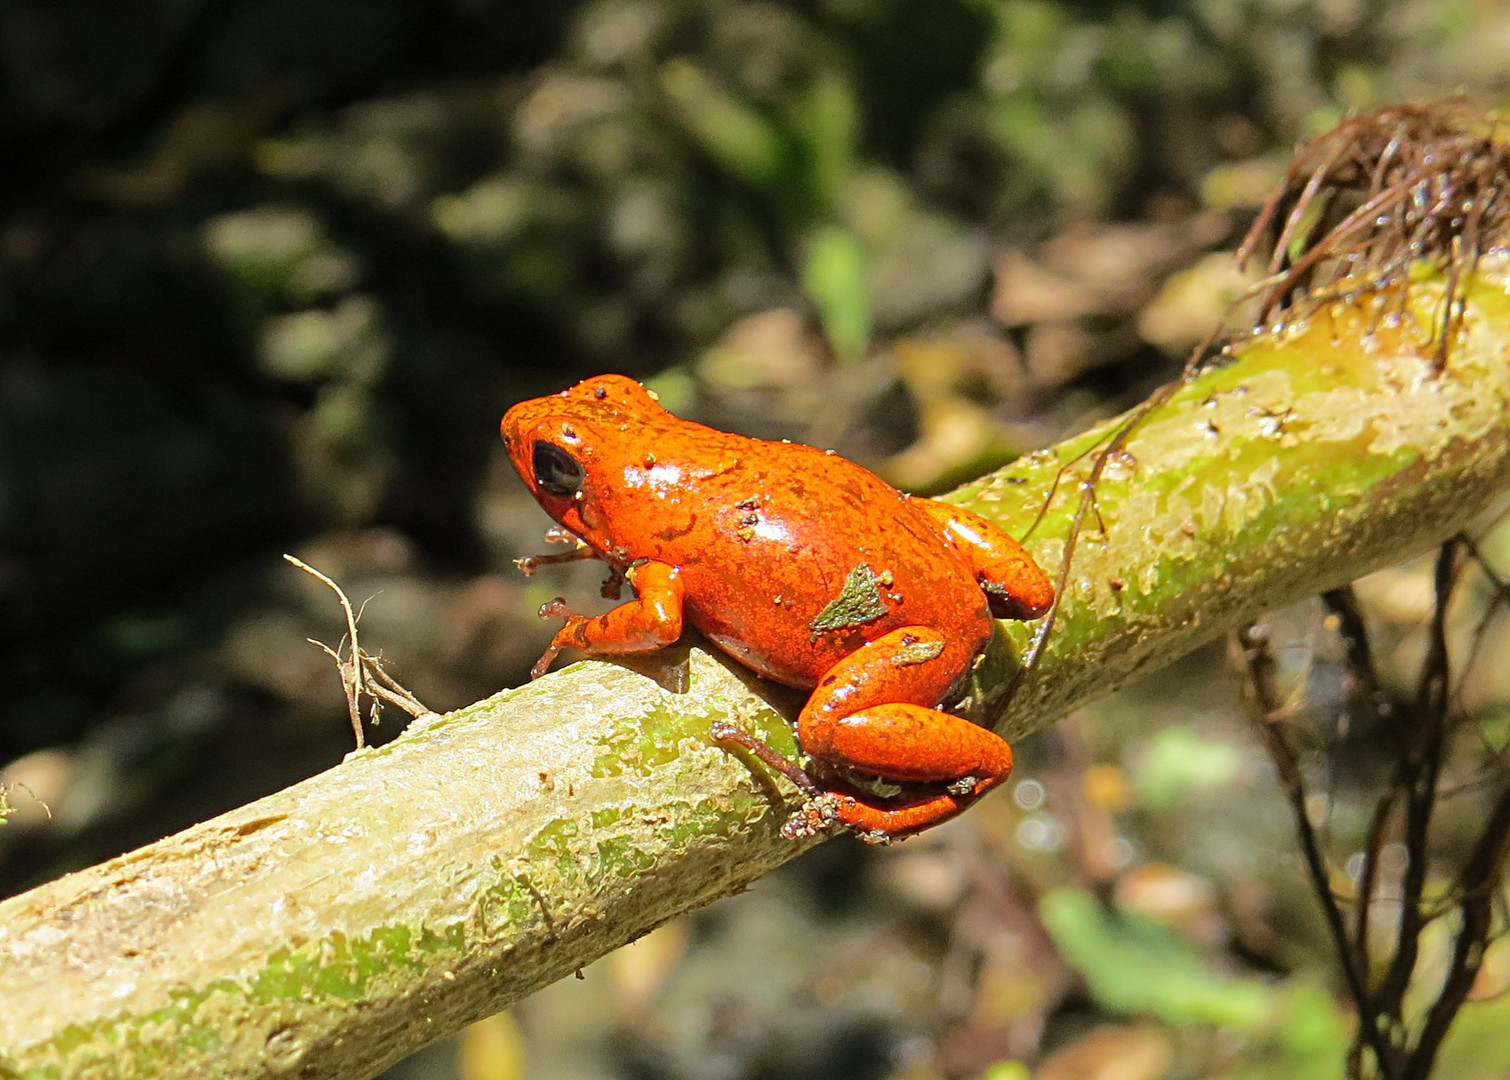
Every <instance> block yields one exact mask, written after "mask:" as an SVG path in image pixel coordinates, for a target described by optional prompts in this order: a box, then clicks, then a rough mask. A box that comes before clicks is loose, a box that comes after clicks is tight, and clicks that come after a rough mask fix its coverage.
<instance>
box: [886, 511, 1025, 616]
mask: <svg viewBox="0 0 1510 1080" xmlns="http://www.w3.org/2000/svg"><path fill="white" fill-rule="evenodd" d="M913 505H914V506H916V507H918V508H919V509H920V510H922V511H923V512H924V513H926V514H927V515H928V517H929V519H930V520H931V521H932V523H933V527H934V528H935V529H937V530H938V533H939V535H940V536H941V537H943V539H944V541H945V542H946V543H948V544H949V545H950V546H952V547H953V548H954V549H955V550H956V551H958V552H960V553H961V554H962V555H964V557H965V559H966V561H967V562H968V563H969V564H970V566H971V567H972V568H973V569H974V570H975V580H976V581H977V582H978V583H979V584H980V587H981V591H982V592H984V593H985V594H986V599H987V600H988V601H989V602H990V605H991V614H992V615H995V616H996V617H997V618H998V619H1036V618H1038V617H1039V616H1040V615H1042V614H1044V613H1045V612H1047V611H1048V610H1049V606H1050V605H1051V604H1053V602H1054V586H1053V583H1052V582H1050V581H1049V578H1048V575H1047V574H1045V573H1044V572H1043V571H1042V570H1041V569H1039V567H1038V564H1037V563H1036V562H1034V561H1033V556H1031V555H1029V554H1028V553H1027V551H1026V550H1025V549H1024V548H1023V546H1022V545H1021V544H1019V543H1018V542H1017V541H1016V540H1014V539H1012V537H1010V536H1008V535H1007V533H1006V532H1005V531H1004V530H1003V529H1002V527H1001V526H1000V525H997V524H996V523H995V522H993V521H988V520H987V519H985V518H983V517H981V516H980V515H979V514H975V513H971V512H970V511H969V510H966V509H965V508H964V507H962V506H953V505H951V504H949V503H945V502H939V501H938V500H936V499H915V500H913Z"/></svg>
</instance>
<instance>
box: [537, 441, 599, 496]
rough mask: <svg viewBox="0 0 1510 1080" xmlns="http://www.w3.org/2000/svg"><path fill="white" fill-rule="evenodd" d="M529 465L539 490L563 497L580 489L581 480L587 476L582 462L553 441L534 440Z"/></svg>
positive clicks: (571, 494)
mask: <svg viewBox="0 0 1510 1080" xmlns="http://www.w3.org/2000/svg"><path fill="white" fill-rule="evenodd" d="M530 465H531V467H533V468H534V470H535V483H536V484H538V485H540V490H541V491H544V492H545V493H546V494H548V495H556V496H558V497H560V498H563V499H567V498H570V497H571V496H573V495H575V494H576V493H577V492H579V491H581V490H582V481H583V480H584V479H586V478H587V473H586V472H585V471H584V470H583V468H582V463H581V462H580V461H578V460H577V459H576V458H574V457H572V456H571V455H570V454H568V453H567V452H566V451H565V450H563V449H561V448H560V447H559V446H557V445H556V444H555V443H548V442H536V443H535V449H534V452H533V454H531V461H530Z"/></svg>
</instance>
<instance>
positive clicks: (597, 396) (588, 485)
mask: <svg viewBox="0 0 1510 1080" xmlns="http://www.w3.org/2000/svg"><path fill="white" fill-rule="evenodd" d="M666 415H667V414H666V411H665V410H664V409H662V408H661V406H660V405H658V404H657V403H656V397H655V394H654V392H652V391H650V390H646V389H645V388H644V387H643V386H641V385H640V384H639V383H637V382H635V381H634V380H633V379H629V378H625V377H624V376H623V375H600V376H598V377H597V378H593V379H588V380H586V381H585V382H580V383H578V384H577V385H576V386H573V387H572V388H571V389H569V390H563V391H561V393H559V394H553V395H551V396H550V397H542V398H533V399H531V400H529V401H521V402H520V403H519V404H517V405H515V406H514V407H513V408H511V409H510V410H509V411H508V412H507V413H505V414H504V416H503V423H502V424H501V425H500V430H501V432H502V434H503V445H504V447H505V448H506V449H507V450H508V454H509V460H510V461H511V462H512V463H513V465H514V471H515V472H517V473H518V474H519V477H520V479H522V480H523V481H524V483H525V485H526V486H527V487H528V488H529V489H530V493H531V494H532V495H534V496H535V501H536V502H538V503H539V504H540V505H541V507H543V508H544V510H545V512H546V513H547V514H549V515H550V516H551V517H552V518H554V519H555V520H556V521H557V522H559V523H560V524H561V525H563V526H564V527H565V528H567V529H569V530H570V531H571V532H573V533H575V534H576V535H577V536H580V537H581V538H582V539H583V540H585V541H587V543H589V544H591V545H592V546H593V547H594V548H595V549H597V550H598V551H599V552H606V551H608V550H609V548H610V547H612V541H611V539H610V538H609V536H608V533H607V526H608V520H607V512H606V505H605V504H606V502H607V501H610V500H611V499H612V496H613V495H614V494H615V493H616V492H617V491H618V490H619V488H620V487H622V485H623V466H624V464H625V462H626V460H627V459H628V457H629V456H630V454H631V452H632V451H633V450H634V448H635V447H637V446H639V445H640V444H641V443H642V442H645V441H647V440H648V439H650V438H651V437H652V432H653V431H654V430H655V429H656V428H658V427H659V426H660V425H659V423H658V422H657V421H658V420H661V419H664V417H665V416H666Z"/></svg>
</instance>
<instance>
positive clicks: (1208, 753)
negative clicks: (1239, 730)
mask: <svg viewBox="0 0 1510 1080" xmlns="http://www.w3.org/2000/svg"><path fill="white" fill-rule="evenodd" d="M1240 763H1241V762H1240V758H1239V756H1238V752H1237V750H1236V748H1234V747H1233V746H1232V745H1231V744H1230V743H1225V742H1220V741H1217V740H1215V739H1203V738H1201V737H1200V736H1199V735H1197V734H1196V733H1195V732H1193V731H1191V730H1190V729H1189V728H1188V727H1184V726H1176V727H1169V728H1165V729H1164V730H1163V731H1161V732H1159V733H1158V734H1157V735H1155V736H1153V737H1152V738H1151V739H1149V740H1148V743H1147V744H1146V746H1145V747H1144V749H1143V753H1142V756H1141V757H1140V759H1139V761H1138V762H1137V764H1136V767H1135V768H1134V770H1133V781H1134V783H1135V785H1136V786H1137V789H1138V794H1139V795H1141V796H1142V797H1143V801H1144V802H1145V803H1147V804H1148V805H1149V806H1152V807H1154V808H1156V809H1168V808H1170V807H1172V806H1176V805H1178V804H1179V803H1180V802H1181V801H1182V800H1183V799H1184V798H1185V797H1186V796H1187V795H1190V794H1192V793H1194V792H1199V791H1209V790H1211V789H1212V788H1218V787H1221V786H1222V785H1223V784H1225V783H1227V782H1228V781H1229V780H1231V779H1232V778H1233V777H1234V776H1235V775H1237V769H1238V765H1239V764H1240Z"/></svg>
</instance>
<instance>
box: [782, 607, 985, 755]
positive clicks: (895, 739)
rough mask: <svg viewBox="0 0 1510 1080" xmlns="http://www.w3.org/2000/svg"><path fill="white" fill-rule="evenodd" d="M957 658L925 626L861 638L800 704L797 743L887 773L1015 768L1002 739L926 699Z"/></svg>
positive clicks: (950, 675)
mask: <svg viewBox="0 0 1510 1080" xmlns="http://www.w3.org/2000/svg"><path fill="white" fill-rule="evenodd" d="M958 663H959V657H958V655H957V646H956V648H950V647H949V643H948V641H947V640H946V638H945V636H944V635H943V634H941V633H940V632H939V631H937V630H934V629H931V628H929V627H922V626H910V627H902V628H901V629H899V630H893V631H892V632H891V633H889V634H886V635H884V636H883V637H879V638H877V639H876V640H875V641H872V642H869V643H868V644H866V645H863V646H861V647H860V648H859V649H856V650H855V651H854V652H853V653H851V654H850V655H848V656H846V657H845V658H844V659H842V660H840V661H839V662H838V663H837V664H835V665H834V666H833V667H832V668H830V669H829V670H828V672H827V673H826V674H825V675H824V676H823V678H822V679H821V680H820V681H819V683H818V687H817V689H815V690H814V691H813V694H812V697H810V698H809V699H808V702H807V704H806V705H805V706H804V707H803V709H802V713H801V715H800V716H799V717H798V718H797V737H798V739H799V740H800V741H801V743H802V748H803V749H804V750H806V751H807V752H808V753H809V754H812V755H813V756H814V757H817V758H821V759H823V760H825V761H828V762H831V763H834V764H837V765H843V766H845V767H848V768H852V769H857V770H859V771H861V772H865V773H870V774H871V775H873V776H880V777H884V778H886V779H888V780H920V781H926V780H957V779H959V778H961V777H966V776H974V777H976V778H977V779H979V780H985V779H987V778H999V777H1003V776H1005V775H1006V774H1007V773H1008V772H1010V771H1011V769H1012V749H1011V747H1009V746H1008V745H1007V742H1006V740H1005V739H1003V738H1001V736H999V735H997V734H996V733H995V732H992V731H988V730H987V729H986V728H983V727H981V726H980V725H979V724H974V723H971V722H970V721H969V720H965V719H963V718H962V717H958V716H953V715H951V714H950V713H946V712H940V711H939V710H937V709H934V708H931V707H930V705H931V704H932V703H935V702H938V701H939V700H941V699H942V698H943V696H944V694H945V693H946V692H947V691H948V689H949V686H950V684H951V683H952V682H953V681H954V679H955V677H956V676H957V675H958V673H959V669H958V666H957V665H958ZM923 702H927V703H929V704H926V705H925V704H922V703H923Z"/></svg>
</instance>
